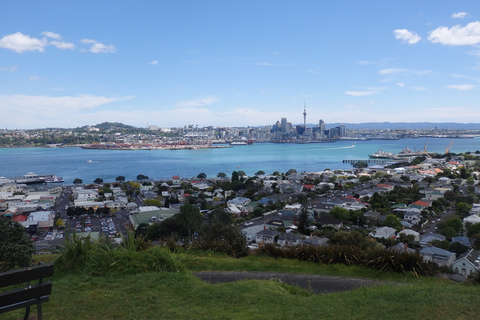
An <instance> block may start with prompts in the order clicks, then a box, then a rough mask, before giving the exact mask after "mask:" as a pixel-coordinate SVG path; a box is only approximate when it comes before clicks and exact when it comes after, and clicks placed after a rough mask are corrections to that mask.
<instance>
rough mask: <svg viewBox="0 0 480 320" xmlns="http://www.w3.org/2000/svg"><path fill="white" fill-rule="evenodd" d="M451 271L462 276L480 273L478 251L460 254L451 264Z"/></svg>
mask: <svg viewBox="0 0 480 320" xmlns="http://www.w3.org/2000/svg"><path fill="white" fill-rule="evenodd" d="M452 269H453V271H455V273H456V274H461V275H464V276H470V275H472V274H474V273H475V272H480V250H473V249H471V250H469V251H467V252H465V253H464V254H462V255H461V256H460V257H458V259H457V260H455V261H454V262H453V264H452Z"/></svg>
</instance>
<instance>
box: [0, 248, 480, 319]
mask: <svg viewBox="0 0 480 320" xmlns="http://www.w3.org/2000/svg"><path fill="white" fill-rule="evenodd" d="M174 257H175V259H176V260H178V261H179V262H180V263H182V264H183V265H185V266H186V268H187V271H186V272H184V271H180V272H144V273H138V274H122V273H118V272H113V273H109V274H105V275H101V276H90V275H85V274H81V273H76V274H63V275H58V276H56V277H55V279H54V280H53V281H54V285H53V292H52V295H51V297H50V301H49V302H48V303H46V304H44V317H45V319H69V320H71V319H73V320H74V319H82V320H83V319H91V320H93V319H295V318H297V319H436V320H438V319H478V318H479V313H478V308H477V306H476V303H475V301H476V300H477V298H478V296H479V295H480V286H478V285H469V284H458V283H452V282H450V281H448V280H444V279H440V278H415V277H413V276H412V275H411V274H397V273H389V272H380V271H374V270H370V269H365V268H358V267H346V266H343V265H318V264H312V263H307V262H299V261H292V260H283V259H272V258H265V257H255V256H253V257H248V258H243V259H233V258H228V257H225V256H222V255H217V254H176V255H174ZM53 258H54V257H50V258H47V257H44V256H43V257H42V259H43V260H44V261H45V262H48V259H53ZM188 270H193V271H207V270H210V271H211V270H229V271H231V270H239V271H275V272H295V273H313V274H327V275H335V276H357V277H362V278H375V279H381V280H384V281H386V282H387V283H388V284H386V285H381V286H374V287H364V288H360V289H357V290H353V291H348V292H339V293H333V294H327V295H314V294H312V293H310V292H308V291H305V290H301V289H299V288H296V287H293V286H288V285H285V284H282V283H280V282H278V281H259V280H246V281H239V282H233V283H224V284H215V285H213V284H209V283H206V282H203V281H201V280H199V279H198V278H196V277H195V276H193V275H192V274H191V273H190V272H189V271H188ZM33 309H35V308H33ZM32 311H34V310H32ZM22 315H23V313H22V311H21V310H19V311H15V312H10V313H7V314H3V315H0V319H19V318H21V317H22Z"/></svg>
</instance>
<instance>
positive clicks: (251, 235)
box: [241, 225, 265, 243]
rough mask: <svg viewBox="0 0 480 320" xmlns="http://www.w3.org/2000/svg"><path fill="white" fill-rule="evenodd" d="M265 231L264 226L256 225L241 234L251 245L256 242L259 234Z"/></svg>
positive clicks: (243, 230)
mask: <svg viewBox="0 0 480 320" xmlns="http://www.w3.org/2000/svg"><path fill="white" fill-rule="evenodd" d="M264 229H265V226H264V225H255V226H251V227H248V228H245V229H242V231H241V232H242V234H243V235H244V236H245V239H247V242H248V243H250V242H255V240H256V236H257V233H259V232H260V231H262V230H264Z"/></svg>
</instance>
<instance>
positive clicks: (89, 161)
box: [85, 160, 93, 163]
mask: <svg viewBox="0 0 480 320" xmlns="http://www.w3.org/2000/svg"><path fill="white" fill-rule="evenodd" d="M85 162H86V163H92V162H93V161H92V160H87V161H85Z"/></svg>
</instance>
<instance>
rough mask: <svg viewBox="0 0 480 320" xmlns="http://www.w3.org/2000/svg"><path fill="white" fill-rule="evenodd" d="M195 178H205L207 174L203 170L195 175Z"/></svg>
mask: <svg viewBox="0 0 480 320" xmlns="http://www.w3.org/2000/svg"><path fill="white" fill-rule="evenodd" d="M197 178H198V179H206V178H207V175H206V174H205V173H204V172H201V173H199V174H198V175H197Z"/></svg>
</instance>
